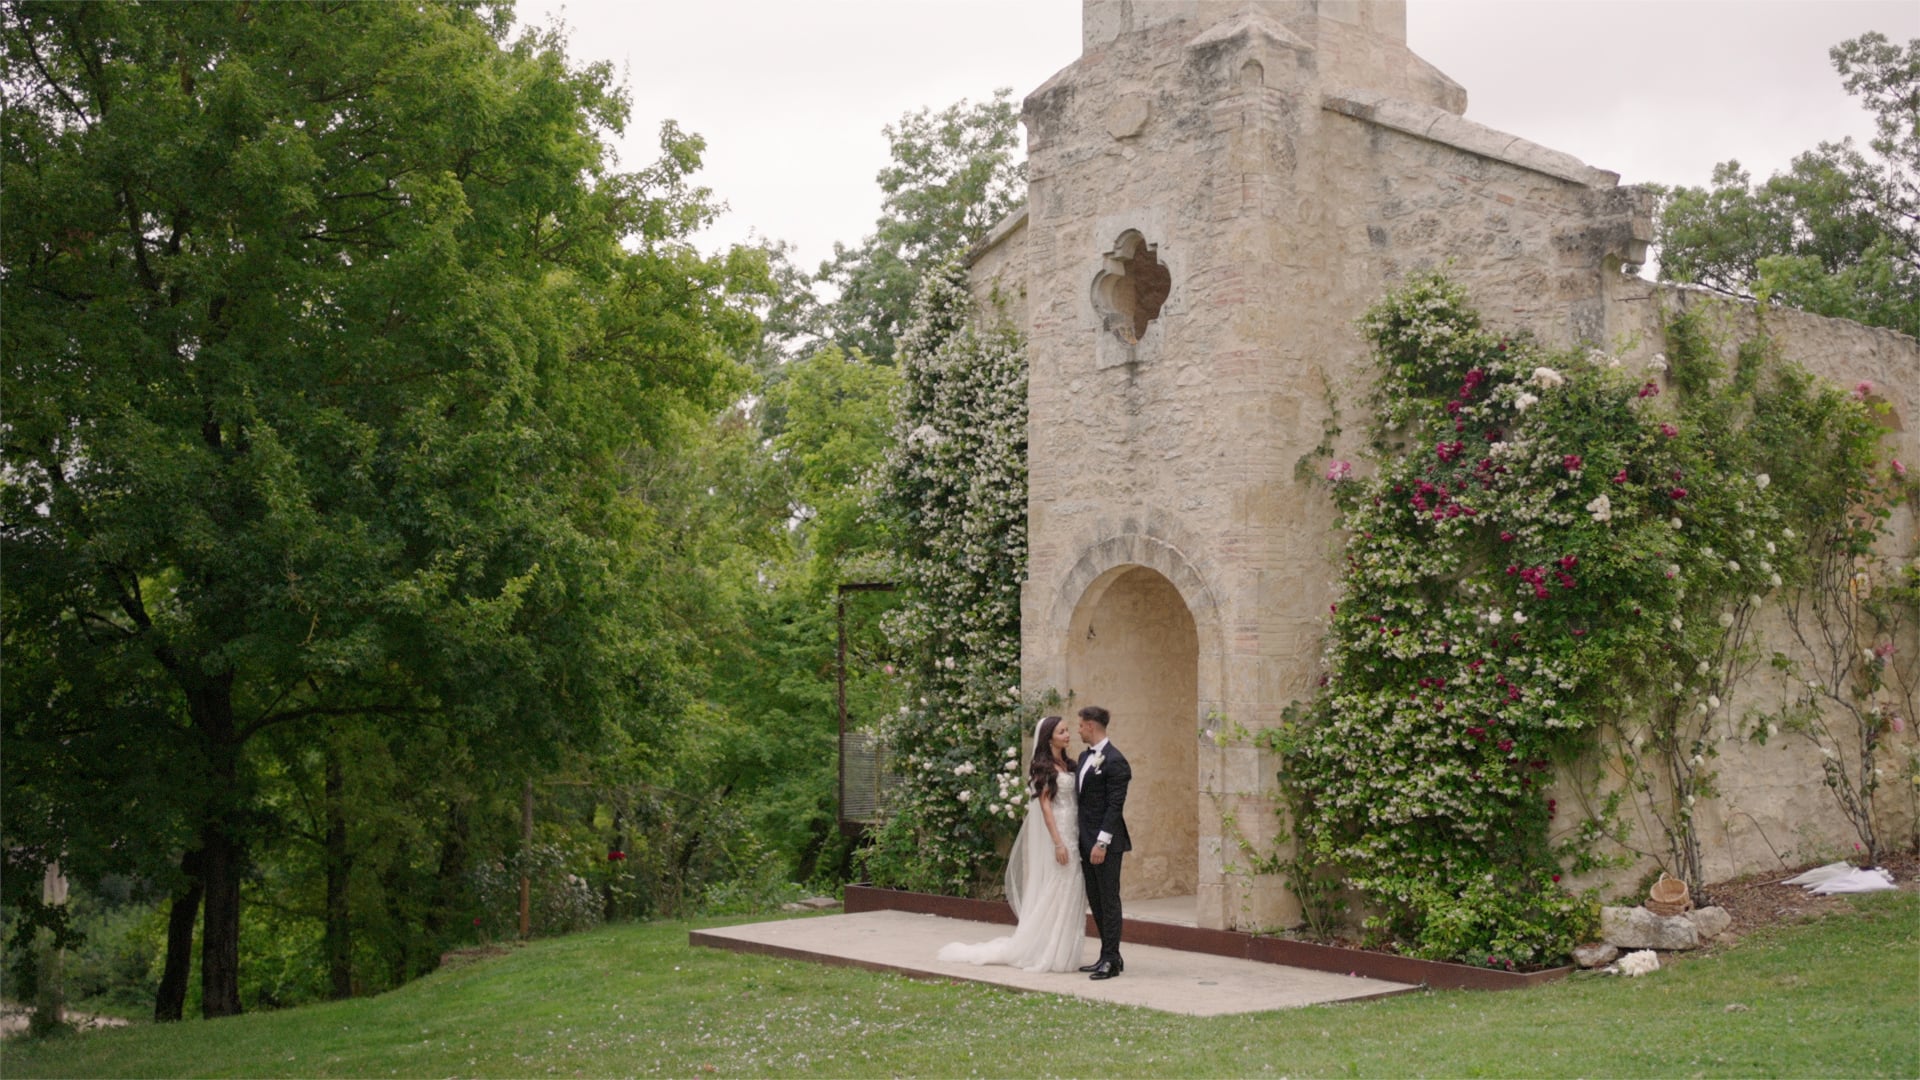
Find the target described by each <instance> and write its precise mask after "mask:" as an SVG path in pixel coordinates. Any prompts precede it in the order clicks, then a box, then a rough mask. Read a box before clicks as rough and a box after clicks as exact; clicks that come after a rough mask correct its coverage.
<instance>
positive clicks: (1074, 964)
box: [940, 716, 1087, 971]
mask: <svg viewBox="0 0 1920 1080" xmlns="http://www.w3.org/2000/svg"><path fill="white" fill-rule="evenodd" d="M1070 738H1072V733H1071V732H1069V731H1068V730H1067V725H1066V724H1065V722H1063V721H1062V720H1061V718H1060V717H1058V716H1048V717H1043V718H1041V720H1040V725H1039V727H1037V728H1036V729H1035V730H1034V733H1033V761H1032V763H1031V765H1030V766H1029V767H1028V769H1027V790H1028V791H1029V792H1030V793H1031V794H1032V795H1033V800H1032V801H1031V802H1030V803H1028V804H1027V820H1026V821H1025V822H1023V823H1021V825H1020V834H1019V835H1018V836H1016V837H1015V838H1014V841H1013V850H1012V851H1011V852H1009V853H1008V854H1007V903H1009V904H1011V905H1012V906H1013V913H1014V915H1016V916H1017V917H1018V918H1019V920H1020V923H1019V926H1018V927H1016V928H1015V930H1014V932H1013V936H1012V937H1002V938H994V939H993V940H992V941H987V942H982V943H980V944H978V945H968V944H964V943H961V942H955V943H953V944H951V945H946V946H943V947H942V948H941V949H940V959H942V960H950V961H963V962H965V963H969V964H1006V965H1008V966H1009V967H1017V968H1021V969H1023V970H1025V971H1073V970H1075V969H1077V968H1078V967H1079V966H1080V944H1081V942H1082V941H1084V940H1085V939H1086V936H1087V926H1086V911H1087V894H1086V888H1085V885H1084V883H1083V882H1082V881H1081V874H1080V867H1079V866H1078V865H1076V863H1077V861H1078V860H1076V859H1075V858H1074V849H1075V847H1076V846H1077V844H1078V839H1077V838H1078V837H1079V835H1080V833H1079V829H1080V825H1079V818H1080V808H1079V800H1078V798H1077V795H1076V788H1075V783H1074V767H1073V762H1071V761H1069V760H1068V759H1067V742H1068V740H1069V739H1070Z"/></svg>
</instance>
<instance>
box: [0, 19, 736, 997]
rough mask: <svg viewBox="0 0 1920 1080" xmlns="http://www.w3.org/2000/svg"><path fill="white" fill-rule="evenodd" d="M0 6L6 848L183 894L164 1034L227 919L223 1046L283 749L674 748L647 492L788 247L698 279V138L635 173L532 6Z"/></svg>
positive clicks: (703, 271)
mask: <svg viewBox="0 0 1920 1080" xmlns="http://www.w3.org/2000/svg"><path fill="white" fill-rule="evenodd" d="M4 11H5V18H4V49H5V55H6V61H7V66H8V71H9V76H8V78H7V80H6V81H5V84H4V92H5V94H6V101H5V109H4V115H5V131H4V159H0V170H3V172H0V182H3V185H4V188H5V190H6V192H7V197H6V200H5V203H4V207H0V215H3V218H0V255H3V256H4V259H3V260H0V264H3V265H4V275H3V276H0V304H4V307H5V310H6V313H7V317H6V320H5V323H4V327H0V344H3V345H4V351H5V359H4V367H3V368H0V379H3V381H0V390H4V394H5V398H6V401H7V417H6V423H5V427H4V430H0V438H3V439H4V469H3V470H0V497H3V498H4V504H0V518H4V526H0V529H3V530H4V531H0V542H4V546H5V559H6V564H7V574H6V577H5V581H4V590H3V592H0V602H3V603H4V619H5V642H4V645H5V649H6V653H7V657H8V679H7V680H6V685H5V688H4V693H5V700H4V714H5V719H4V724H5V729H4V733H5V739H6V743H7V747H8V753H7V755H6V759H5V763H4V769H5V781H6V783H5V792H6V795H5V798H6V828H7V834H8V835H7V839H6V842H7V845H8V846H9V847H10V848H14V847H18V848H20V849H23V850H30V851H37V852H40V853H41V854H42V855H43V856H45V857H51V856H53V855H54V854H56V853H61V852H64V853H65V856H66V863H67V864H68V865H71V866H72V867H73V868H74V871H75V873H76V874H77V875H78V876H80V877H81V878H82V879H85V878H86V877H87V876H88V875H94V876H97V875H98V874H99V873H101V872H102V871H104V870H106V869H109V868H113V869H124V868H125V867H124V866H123V865H119V864H123V863H127V862H143V863H146V864H152V863H157V862H159V861H162V860H165V861H166V862H168V863H171V864H172V865H173V867H174V868H175V869H174V872H173V874H172V875H171V880H172V881H173V882H174V883H175V884H176V885H177V891H176V893H175V902H174V905H173V911H172V915H173V918H172V920H171V923H170V925H171V934H170V940H169V953H168V965H167V972H166V976H165V978H164V980H163V993H162V997H161V1000H160V1001H159V1003H158V1005H157V1007H156V1012H157V1014H158V1015H160V1016H162V1017H168V1016H172V1017H177V1016H178V1015H179V1014H180V1007H181V1002H182V1001H183V1000H184V997H185V972H186V963H185V962H186V960H187V958H188V956H189V955H190V952H189V950H190V942H191V935H192V931H193V921H194V920H193V916H194V914H195V910H196V908H197V909H199V910H200V911H201V912H202V913H203V917H204V932H203V933H204V936H203V941H202V959H201V974H202V1003H203V1008H204V1009H205V1011H206V1013H207V1015H209V1016H219V1015H228V1014H232V1013H235V1012H237V1011H239V1009H240V1004H241V1002H240V980H239V972H238V964H239V956H240V942H239V935H240V925H241V921H240V911H239V909H240V896H241V886H242V882H243V881H244V880H246V879H247V878H248V876H249V874H250V873H251V872H252V871H251V869H250V868H251V867H252V865H253V863H252V858H251V857H252V854H253V851H254V848H253V845H254V844H255V842H256V841H257V840H258V839H259V838H260V837H261V836H262V835H263V833H264V832H265V831H266V829H267V825H266V821H265V819H266V818H268V817H269V816H270V815H271V812H272V807H271V805H270V803H269V801H268V800H266V799H264V798H263V797H262V791H263V785H265V784H266V783H267V777H266V772H267V766H268V765H269V764H271V758H272V753H271V751H272V750H273V749H274V747H273V746H271V745H270V744H269V743H268V742H267V741H266V740H264V739H263V738H262V737H263V736H264V735H267V734H269V733H271V734H273V735H274V736H275V738H276V739H277V740H279V741H281V742H286V741H293V742H299V741H301V740H303V739H304V740H309V741H319V740H321V739H323V738H324V735H323V732H324V729H325V725H326V724H328V723H330V722H333V721H342V722H345V721H352V722H354V723H359V724H371V725H374V729H373V730H374V731H375V733H376V734H380V733H384V735H385V737H386V738H388V739H389V740H391V739H393V738H398V737H400V736H407V737H409V738H410V737H411V733H412V732H415V731H437V732H441V733H443V736H442V738H443V745H444V746H446V747H452V748H456V749H457V753H452V754H451V755H450V756H449V757H446V758H442V759H441V760H439V761H437V762H436V761H434V760H432V759H431V758H430V757H429V758H425V759H423V758H421V757H417V756H413V755H406V756H405V757H404V758H403V759H402V760H403V765H404V768H406V769H407V770H410V771H415V770H421V769H431V768H436V767H437V768H460V767H462V765H463V764H467V763H471V764H473V765H474V766H475V767H476V768H478V769H479V770H481V771H482V772H483V774H485V775H488V776H494V777H505V776H510V775H513V774H518V775H522V776H524V775H526V774H528V773H530V772H533V771H537V770H539V769H540V768H542V767H543V763H547V762H552V761H554V760H556V758H557V757H558V755H559V752H560V751H561V750H562V749H563V748H564V747H567V746H570V745H575V746H577V745H588V744H591V743H592V742H594V741H595V740H596V739H598V738H599V737H600V736H601V735H602V734H603V733H604V732H606V731H607V730H608V729H609V728H619V729H622V730H625V731H627V732H629V733H630V735H629V737H630V738H634V739H639V740H650V739H660V738H663V737H665V731H664V729H665V728H666V727H667V726H669V725H670V724H671V723H672V721H673V719H674V718H675V717H676V716H678V715H679V714H680V713H681V712H682V710H683V709H684V706H685V698H684V695H683V694H682V693H681V691H680V689H679V687H678V686H677V682H676V672H677V671H678V670H679V668H680V666H681V663H682V654H683V648H684V643H682V642H679V641H677V640H676V638H675V636H674V633H675V629H676V628H675V627H674V626H673V625H672V624H671V620H670V618H669V614H668V613H667V612H666V611H665V610H664V606H665V604H664V600H663V595H664V592H665V583H663V582H661V581H660V580H659V576H658V573H657V569H658V562H657V560H655V559H653V558H651V557H650V553H651V552H653V551H655V550H656V549H657V548H658V547H659V545H660V544H661V543H662V539H661V537H660V535H659V534H658V532H657V531H656V527H655V525H654V524H653V522H652V520H651V515H650V513H649V511H648V509H647V507H646V506H645V505H644V504H643V503H642V502H641V501H640V500H638V499H637V498H635V497H634V496H633V495H632V494H631V492H630V491H629V490H628V489H627V485H626V482H625V473H624V472H623V470H622V468H621V467H620V466H621V463H622V461H623V460H625V456H626V455H627V454H629V453H630V451H631V450H632V448H633V447H634V446H635V445H636V444H638V445H641V446H648V445H651V444H654V443H657V442H658V441H660V440H662V439H665V438H668V437H669V436H670V435H671V433H672V432H673V430H674V429H675V424H676V423H677V419H676V418H677V417H679V416H681V415H683V414H685V413H688V412H695V413H699V412H705V411H709V410H712V409H714V408H716V407H718V406H719V405H721V404H723V403H725V402H726V401H728V400H730V399H731V398H732V397H733V396H734V395H735V393H736V392H737V391H738V390H739V389H740V387H741V385H742V384H741V381H740V378H739V374H738V369H737V367H736V365H734V364H733V363H732V361H731V360H730V359H729V353H730V351H738V350H742V349H744V348H745V347H746V344H747V343H748V342H749V341H750V340H751V337H752V332H753V327H754V320H753V318H752V316H751V315H750V314H749V312H748V311H747V308H746V303H747V302H748V301H749V300H750V299H751V297H749V296H747V295H743V293H744V292H754V293H757V292H759V291H761V290H763V288H764V279H765V260H764V258H763V257H761V256H760V255H758V254H756V253H751V252H736V253H733V254H732V255H729V256H726V257H722V258H717V259H710V258H703V257H701V256H700V255H698V254H697V253H696V252H695V251H694V250H693V249H692V248H691V247H690V246H689V245H688V244H687V243H686V242H685V239H684V238H685V237H686V236H687V235H688V234H689V233H690V232H692V231H693V230H694V229H696V228H697V227H699V226H700V225H701V224H703V223H704V222H705V221H706V220H707V219H708V218H709V217H710V215H711V213H712V209H711V207H710V205H709V204H708V203H707V201H706V200H705V193H704V192H702V191H700V190H698V189H694V188H691V187H689V186H688V184H687V182H686V177H687V175H688V173H689V172H691V171H692V170H693V169H694V168H695V167H696V166H697V165H698V162H699V155H700V151H701V144H700V142H699V140H698V139H697V138H692V137H688V136H684V135H682V134H681V133H680V132H678V131H677V130H676V129H674V128H673V127H672V126H671V125H668V126H667V127H665V128H664V129H663V132H662V137H661V148H662V157H661V159H660V161H659V162H658V163H656V164H655V165H653V166H651V167H649V168H647V169H644V170H642V171H640V172H637V173H631V174H623V173H619V172H616V171H614V170H613V169H612V168H611V167H610V165H609V151H608V150H607V146H606V143H605V140H604V136H605V135H606V133H608V132H612V131H617V130H618V129H619V127H620V125H621V124H622V123H623V122H624V119H625V116H626V111H627V102H626V100H625V97H624V95H623V93H622V92H621V91H619V90H618V89H617V88H616V87H615V86H614V85H613V83H612V81H611V77H610V72H609V71H608V70H607V68H605V67H604V66H592V67H588V68H585V69H577V70H576V69H571V68H569V67H568V65H567V63H566V61H565V59H564V52H563V48H562V46H563V42H562V41H561V40H560V39H559V38H558V37H557V36H556V35H554V34H551V33H534V34H529V35H525V36H522V37H521V38H519V39H518V40H516V41H512V42H509V41H508V40H507V38H506V34H507V29H508V26H509V24H510V12H509V11H508V10H507V9H506V8H504V7H495V6H489V5H483V4H467V3H423V4H407V5H393V4H347V5H327V6H322V5H307V4H301V5H294V4H288V5H253V4H247V3H232V4H227V3H205V4H177V5H134V4H42V3H32V2H27V0H12V2H8V3H7V4H6V5H5V8H4ZM427 744H428V743H427V741H423V742H422V743H420V745H423V746H424V745H427ZM323 771H324V769H323ZM395 884H399V883H398V882H396V883H395Z"/></svg>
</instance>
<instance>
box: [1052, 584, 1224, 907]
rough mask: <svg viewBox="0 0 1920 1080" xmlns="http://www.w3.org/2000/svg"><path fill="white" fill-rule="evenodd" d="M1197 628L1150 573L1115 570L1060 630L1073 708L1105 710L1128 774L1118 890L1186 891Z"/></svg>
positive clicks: (1146, 895) (1195, 860)
mask: <svg viewBox="0 0 1920 1080" xmlns="http://www.w3.org/2000/svg"><path fill="white" fill-rule="evenodd" d="M1199 668H1200V644H1199V634H1198V632H1197V630H1196V628H1195V625H1194V619H1193V614H1192V613H1191V612H1190V611H1189V610H1188V609H1187V604H1186V601H1185V600H1184V599H1182V597H1181V595H1180V590H1179V589H1177V588H1175V587H1174V584H1173V582H1171V581H1169V580H1168V579H1167V578H1166V577H1165V576H1164V575H1163V574H1161V573H1160V572H1159V571H1157V570H1153V569H1150V568H1148V567H1145V566H1140V565H1137V564H1133V565H1124V566H1117V567H1114V568H1113V569H1111V570H1108V571H1107V572H1106V573H1104V574H1101V575H1100V576H1099V577H1097V578H1095V579H1094V580H1093V582H1091V583H1090V584H1089V585H1088V586H1087V589H1086V591H1085V592H1084V593H1082V594H1081V597H1080V601H1079V603H1078V604H1077V605H1076V606H1075V608H1074V613H1073V618H1072V620H1071V621H1070V622H1069V624H1068V627H1067V642H1066V676H1067V686H1068V687H1069V688H1070V689H1071V691H1072V694H1073V699H1072V706H1073V708H1074V709H1076V710H1077V709H1079V708H1080V707H1082V706H1086V705H1099V706H1102V707H1104V708H1105V709H1107V710H1108V711H1109V712H1111V713H1112V714H1113V727H1112V730H1111V734H1112V737H1113V741H1114V743H1115V745H1117V746H1119V747H1120V748H1121V749H1122V750H1124V751H1125V752H1126V755H1127V760H1128V761H1129V762H1130V763H1131V764H1132V766H1133V773H1134V780H1133V785H1132V787H1131V789H1130V790H1129V792H1128V795H1127V830H1128V832H1129V833H1130V834H1131V836H1132V839H1133V852H1132V853H1131V854H1130V855H1128V856H1127V864H1126V869H1125V872H1124V875H1123V882H1122V886H1121V888H1122V893H1121V895H1122V896H1124V897H1126V898H1128V899H1152V898H1155V897H1162V896H1191V895H1193V894H1194V893H1195V891H1196V886H1197V884H1198V874H1199V822H1198V819H1197V812H1198V801H1199V796H1198V762H1197V754H1196V740H1195V734H1194V733H1195V723H1196V717H1197V716H1198V714H1199Z"/></svg>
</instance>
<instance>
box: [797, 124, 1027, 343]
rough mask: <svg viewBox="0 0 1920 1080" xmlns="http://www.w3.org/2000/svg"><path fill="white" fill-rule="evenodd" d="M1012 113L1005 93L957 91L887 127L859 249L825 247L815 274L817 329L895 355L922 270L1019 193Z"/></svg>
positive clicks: (963, 242) (1023, 169)
mask: <svg viewBox="0 0 1920 1080" xmlns="http://www.w3.org/2000/svg"><path fill="white" fill-rule="evenodd" d="M1019 121H1020V116H1019V112H1018V111H1017V109H1016V108H1015V106H1014V102H1013V100H1012V91H1010V90H1005V89H1002V90H997V91H995V92H994V95H993V100H992V101H987V102H982V103H980V104H978V105H972V104H969V103H968V102H967V101H965V100H964V99H963V100H961V101H959V102H956V103H955V104H953V105H949V106H948V107H947V108H945V109H942V110H941V111H939V112H937V113H936V112H933V111H932V110H930V109H921V110H920V111H919V112H915V113H908V114H906V115H905V116H902V117H901V118H900V123H899V124H898V125H889V126H888V127H887V128H886V129H885V130H886V136H887V142H888V144H889V145H890V147H891V153H892V156H893V162H892V164H890V165H888V166H887V167H886V168H884V169H882V170H880V173H879V176H878V178H877V179H878V180H879V182H880V190H881V191H882V192H883V193H884V198H883V200H882V202H881V211H880V219H879V221H877V222H876V223H875V227H874V233H873V235H872V236H869V237H867V239H866V240H865V241H863V242H862V243H861V244H860V245H859V246H858V247H853V248H849V247H845V246H843V245H840V244H835V245H834V246H833V258H832V259H830V260H828V261H826V262H824V263H822V264H821V266H820V275H819V276H820V280H822V281H823V282H825V283H826V284H827V285H829V286H830V287H831V288H832V289H833V290H834V291H835V292H836V294H837V295H836V297H835V298H834V300H833V301H832V302H831V303H829V304H828V305H826V308H825V310H824V312H823V319H822V322H823V326H822V329H821V332H822V334H823V335H824V336H825V337H826V338H827V339H828V340H830V341H833V342H834V343H836V344H838V345H840V346H841V347H842V348H844V349H846V350H847V351H848V352H858V353H860V354H861V355H863V356H866V357H868V358H870V359H871V360H873V361H874V362H875V363H881V364H888V363H892V362H893V352H894V344H895V339H896V338H898V337H899V336H900V334H901V333H902V332H903V330H904V328H905V326H906V323H907V321H908V319H909V318H910V312H911V310H912V307H913V299H914V294H915V292H916V290H917V289H918V288H919V286H920V278H921V277H922V275H925V274H927V273H929V272H931V271H933V270H934V269H936V268H937V267H938V266H939V265H940V264H941V263H942V262H944V261H946V260H947V259H948V258H951V257H956V256H958V255H960V254H963V253H964V252H965V251H966V249H967V247H968V246H970V245H972V244H973V243H974V242H976V241H978V240H979V239H981V238H982V237H984V236H985V235H986V233H987V230H988V229H990V228H992V227H993V225H994V223H995V222H997V221H999V220H1000V219H1001V218H1003V217H1005V216H1006V215H1007V213H1008V212H1009V211H1011V210H1013V209H1014V208H1015V207H1017V206H1019V205H1020V203H1021V201H1022V200H1023V199H1024V198H1025V197H1026V176H1027V165H1026V161H1025V159H1024V158H1023V157H1022V155H1021V145H1020V127H1019Z"/></svg>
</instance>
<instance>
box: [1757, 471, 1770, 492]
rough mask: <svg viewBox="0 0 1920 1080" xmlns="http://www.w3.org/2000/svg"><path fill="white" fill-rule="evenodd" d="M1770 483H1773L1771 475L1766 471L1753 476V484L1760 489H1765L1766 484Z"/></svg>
mask: <svg viewBox="0 0 1920 1080" xmlns="http://www.w3.org/2000/svg"><path fill="white" fill-rule="evenodd" d="M1771 483H1773V477H1771V476H1768V475H1767V474H1766V473H1761V474H1760V475H1758V476H1756V477H1754V478H1753V486H1754V487H1757V488H1759V489H1760V490H1761V491H1765V490H1767V485H1768V484H1771Z"/></svg>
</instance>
